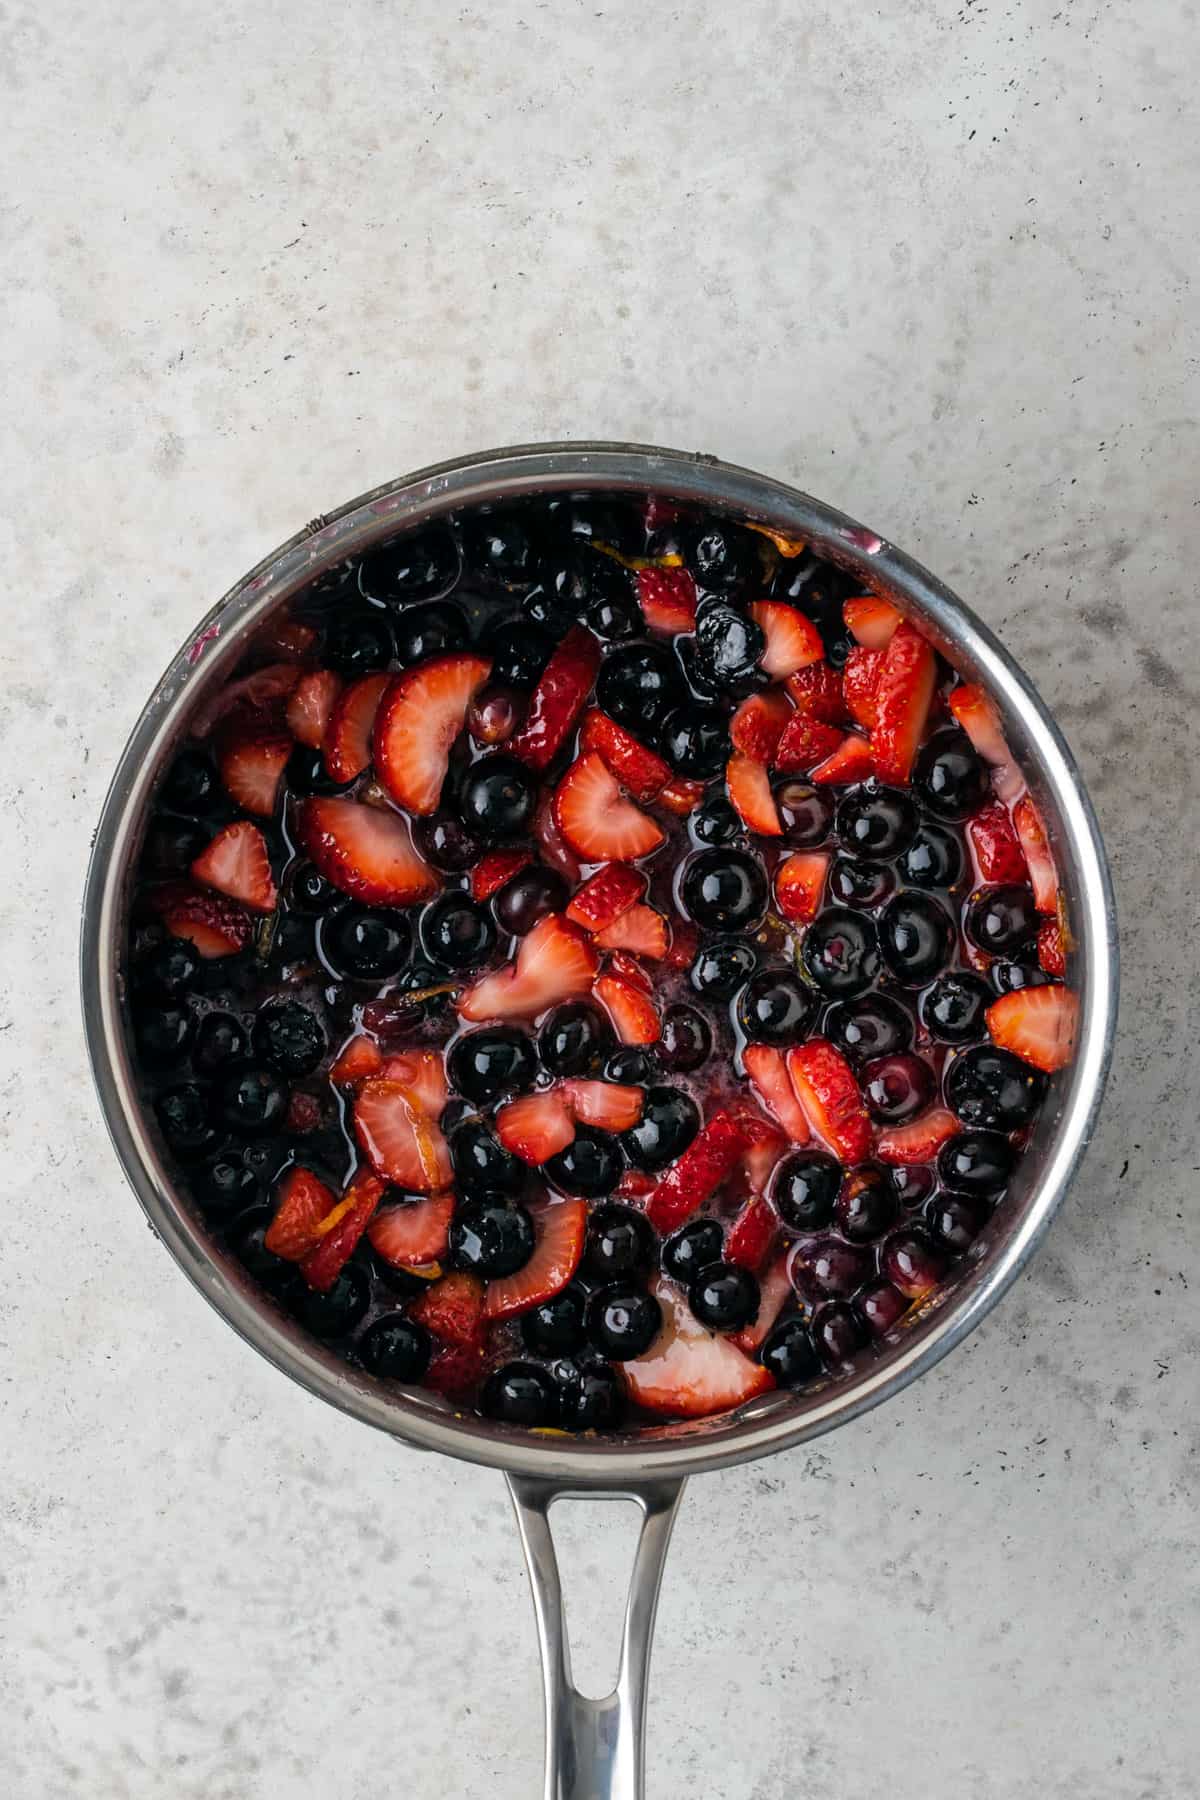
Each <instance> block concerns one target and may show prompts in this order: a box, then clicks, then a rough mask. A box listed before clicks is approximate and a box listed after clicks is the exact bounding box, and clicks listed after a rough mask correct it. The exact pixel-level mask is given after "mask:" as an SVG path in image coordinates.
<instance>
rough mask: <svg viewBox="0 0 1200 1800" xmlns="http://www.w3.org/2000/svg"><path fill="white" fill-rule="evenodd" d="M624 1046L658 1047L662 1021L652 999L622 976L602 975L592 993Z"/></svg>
mask: <svg viewBox="0 0 1200 1800" xmlns="http://www.w3.org/2000/svg"><path fill="white" fill-rule="evenodd" d="M592 992H593V994H594V995H595V996H596V999H597V1000H599V1002H600V1004H601V1006H602V1007H603V1008H604V1010H605V1012H606V1013H607V1014H608V1016H609V1018H610V1019H611V1020H612V1026H613V1030H614V1031H615V1032H616V1034H617V1036H618V1037H619V1038H620V1040H621V1042H622V1043H623V1044H657V1042H658V1040H659V1038H660V1037H661V1036H662V1020H661V1019H660V1018H659V1016H658V1011H657V1009H656V1007H655V1006H654V1003H653V1002H652V1001H651V1000H650V998H649V996H648V995H646V994H644V993H642V992H641V991H640V989H638V988H637V987H635V986H634V984H633V983H632V982H631V981H626V980H624V979H623V978H622V977H621V976H620V975H602V976H601V977H600V980H599V981H598V982H597V983H596V985H595V987H594V988H593V989H592Z"/></svg>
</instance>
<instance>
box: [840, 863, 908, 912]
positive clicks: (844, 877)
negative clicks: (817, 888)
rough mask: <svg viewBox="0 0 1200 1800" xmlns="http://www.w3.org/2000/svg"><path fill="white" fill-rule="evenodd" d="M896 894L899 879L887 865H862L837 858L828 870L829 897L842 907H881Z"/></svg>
mask: <svg viewBox="0 0 1200 1800" xmlns="http://www.w3.org/2000/svg"><path fill="white" fill-rule="evenodd" d="M895 891H896V877H895V875H894V873H893V872H892V870H891V869H889V867H888V866H887V864H886V863H870V862H860V861H859V860H858V858H857V857H854V856H835V857H834V859H833V863H832V866H831V867H830V870H829V894H830V898H831V899H833V900H836V901H837V902H838V904H839V905H840V906H863V907H872V906H882V905H883V902H884V901H885V900H887V899H889V898H890V896H891V895H892V894H894V893H895Z"/></svg>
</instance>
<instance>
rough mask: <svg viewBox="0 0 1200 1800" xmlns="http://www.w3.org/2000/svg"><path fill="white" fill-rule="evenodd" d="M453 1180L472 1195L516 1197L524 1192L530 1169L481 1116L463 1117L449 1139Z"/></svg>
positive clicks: (478, 1196)
mask: <svg viewBox="0 0 1200 1800" xmlns="http://www.w3.org/2000/svg"><path fill="white" fill-rule="evenodd" d="M447 1141H448V1143H449V1148H450V1161H451V1162H452V1163H453V1165H454V1179H455V1183H456V1185H457V1187H458V1189H459V1191H460V1192H461V1193H463V1194H465V1195H469V1196H471V1197H473V1198H481V1197H483V1196H484V1195H490V1196H493V1197H494V1196H500V1197H507V1198H509V1199H516V1198H518V1196H519V1195H521V1194H522V1193H524V1191H525V1184H526V1181H527V1179H528V1171H527V1169H526V1167H525V1164H524V1163H523V1162H522V1161H521V1159H520V1157H518V1156H514V1155H513V1153H512V1151H511V1150H506V1149H505V1148H504V1145H503V1144H502V1143H501V1142H500V1141H499V1139H498V1138H497V1137H495V1136H494V1134H493V1133H492V1131H491V1130H490V1128H489V1127H488V1126H487V1125H485V1124H484V1122H483V1120H482V1119H470V1118H468V1119H464V1120H463V1121H462V1123H461V1124H459V1125H457V1126H455V1127H454V1129H453V1130H452V1131H451V1132H450V1136H449V1139H448V1140H447Z"/></svg>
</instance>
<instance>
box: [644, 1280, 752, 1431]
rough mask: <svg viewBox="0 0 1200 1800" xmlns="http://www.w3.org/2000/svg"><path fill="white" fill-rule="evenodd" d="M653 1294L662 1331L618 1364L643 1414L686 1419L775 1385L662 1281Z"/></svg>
mask: <svg viewBox="0 0 1200 1800" xmlns="http://www.w3.org/2000/svg"><path fill="white" fill-rule="evenodd" d="M654 1291H655V1294H656V1296H657V1298H658V1301H659V1303H660V1305H661V1306H662V1309H663V1325H662V1330H661V1331H660V1332H659V1334H658V1336H657V1337H656V1338H655V1340H654V1342H653V1343H652V1344H651V1346H650V1348H649V1349H648V1350H647V1351H646V1353H645V1355H644V1356H639V1357H638V1358H637V1359H636V1361H634V1362H627V1363H622V1364H621V1369H622V1372H623V1374H624V1376H625V1381H626V1384H627V1386H628V1388H629V1392H630V1394H631V1395H632V1397H633V1399H634V1400H635V1401H636V1402H637V1404H638V1405H639V1406H641V1407H644V1408H645V1410H646V1411H647V1412H650V1413H661V1414H667V1415H671V1416H677V1417H680V1418H685V1419H699V1418H704V1417H706V1416H707V1414H709V1413H714V1412H721V1411H723V1410H725V1409H727V1408H729V1407H733V1406H741V1405H742V1403H743V1401H746V1400H749V1399H752V1398H753V1396H754V1395H755V1394H762V1393H765V1392H766V1391H767V1390H768V1389H769V1388H771V1387H772V1386H773V1385H774V1384H773V1382H772V1380H771V1377H770V1376H769V1375H768V1374H767V1371H766V1370H765V1369H764V1368H762V1367H761V1366H760V1365H759V1364H758V1363H753V1362H751V1361H750V1359H749V1357H747V1356H745V1355H743V1353H742V1352H741V1351H740V1350H739V1349H738V1348H737V1346H736V1344H734V1343H733V1342H732V1340H731V1339H729V1338H727V1337H720V1336H716V1335H714V1333H712V1332H710V1331H708V1330H706V1329H705V1327H704V1326H703V1325H701V1324H700V1323H699V1321H698V1320H697V1319H695V1318H693V1316H692V1314H691V1312H690V1311H689V1310H688V1307H687V1305H686V1304H685V1302H684V1300H683V1298H682V1296H681V1295H679V1294H677V1293H676V1292H675V1290H674V1289H673V1288H672V1287H671V1286H670V1285H669V1284H668V1283H667V1282H665V1281H660V1282H659V1283H658V1284H657V1286H656V1288H655V1290H654Z"/></svg>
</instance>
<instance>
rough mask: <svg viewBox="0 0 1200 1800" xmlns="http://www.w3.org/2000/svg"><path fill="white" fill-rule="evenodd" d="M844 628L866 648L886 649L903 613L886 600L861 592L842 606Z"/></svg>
mask: <svg viewBox="0 0 1200 1800" xmlns="http://www.w3.org/2000/svg"><path fill="white" fill-rule="evenodd" d="M842 617H843V618H844V619H845V621H846V630H847V631H848V632H849V633H850V636H851V637H852V638H854V640H855V642H856V643H859V644H861V645H862V646H863V647H864V649H866V650H886V648H887V646H888V645H889V644H890V643H891V641H892V638H893V637H894V636H895V633H896V627H897V626H898V625H899V624H900V621H901V619H902V617H903V614H902V613H901V612H899V610H898V609H897V608H896V607H894V606H891V605H890V604H889V603H888V601H886V600H877V599H876V598H875V595H874V594H861V595H859V596H858V598H857V599H854V600H847V601H846V604H845V605H844V606H843V608H842Z"/></svg>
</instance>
